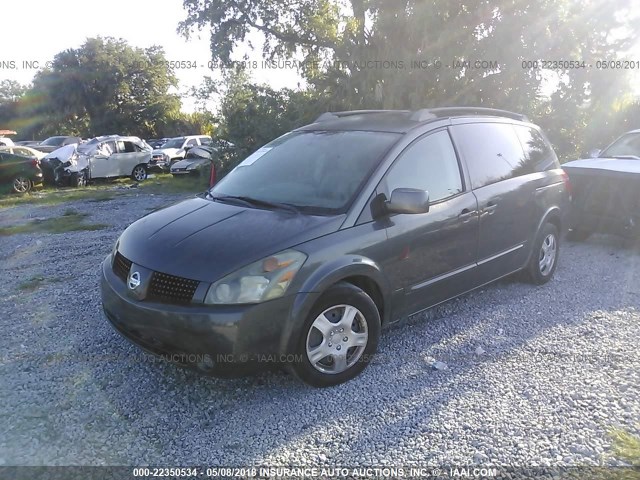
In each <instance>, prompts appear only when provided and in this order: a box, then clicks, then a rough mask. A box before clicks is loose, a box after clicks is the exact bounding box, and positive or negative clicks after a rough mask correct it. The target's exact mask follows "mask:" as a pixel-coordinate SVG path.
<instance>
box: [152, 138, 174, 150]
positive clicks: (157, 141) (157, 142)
mask: <svg viewBox="0 0 640 480" xmlns="http://www.w3.org/2000/svg"><path fill="white" fill-rule="evenodd" d="M169 140H170V139H169V138H150V139H149V140H147V143H148V144H149V145H151V147H152V148H160V147H162V146H163V145H164V144H165V143H167V142H168V141H169Z"/></svg>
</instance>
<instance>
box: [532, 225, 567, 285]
mask: <svg viewBox="0 0 640 480" xmlns="http://www.w3.org/2000/svg"><path fill="white" fill-rule="evenodd" d="M559 256H560V233H559V232H558V227H556V226H555V225H554V224H553V223H546V224H545V225H544V226H543V227H542V228H541V229H540V231H539V232H538V235H537V236H536V239H535V242H534V244H533V250H532V253H531V260H530V261H529V265H528V267H527V270H526V273H527V277H528V278H527V279H528V280H529V281H530V282H531V283H534V284H536V285H543V284H545V283H547V282H548V281H549V280H551V278H552V277H553V274H554V272H555V271H556V267H557V266H558V258H559Z"/></svg>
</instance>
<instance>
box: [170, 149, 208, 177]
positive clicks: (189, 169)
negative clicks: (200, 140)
mask: <svg viewBox="0 0 640 480" xmlns="http://www.w3.org/2000/svg"><path fill="white" fill-rule="evenodd" d="M216 155H217V150H216V148H214V147H212V146H211V145H202V146H199V147H193V148H191V149H190V150H189V151H188V152H187V154H186V155H185V157H184V160H180V161H178V162H175V163H174V164H173V165H171V174H172V175H173V176H174V177H183V176H187V175H188V176H199V175H200V174H201V173H202V171H203V170H208V168H209V166H210V165H211V162H213V161H214V159H215V158H216Z"/></svg>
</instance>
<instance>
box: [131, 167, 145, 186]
mask: <svg viewBox="0 0 640 480" xmlns="http://www.w3.org/2000/svg"><path fill="white" fill-rule="evenodd" d="M146 179H147V167H146V165H143V164H140V165H136V166H135V167H134V168H133V171H132V172H131V180H134V181H136V182H143V181H144V180H146Z"/></svg>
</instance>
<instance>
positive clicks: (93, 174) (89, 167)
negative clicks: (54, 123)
mask: <svg viewBox="0 0 640 480" xmlns="http://www.w3.org/2000/svg"><path fill="white" fill-rule="evenodd" d="M151 151H152V149H151V147H150V146H149V145H148V144H147V143H146V142H144V141H142V140H140V139H139V138H138V137H123V136H120V135H108V136H103V137H96V138H93V139H91V140H89V141H88V142H85V143H81V144H72V145H66V146H64V147H61V148H59V149H57V150H54V151H53V152H51V153H50V154H48V155H47V156H45V157H44V158H43V159H42V169H43V173H44V175H45V182H46V183H53V184H56V185H71V186H73V187H82V186H84V185H86V183H87V182H88V181H90V180H94V179H97V178H117V177H131V178H132V179H133V180H135V181H136V182H141V181H143V180H145V179H146V178H147V168H148V165H149V161H150V160H151Z"/></svg>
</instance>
